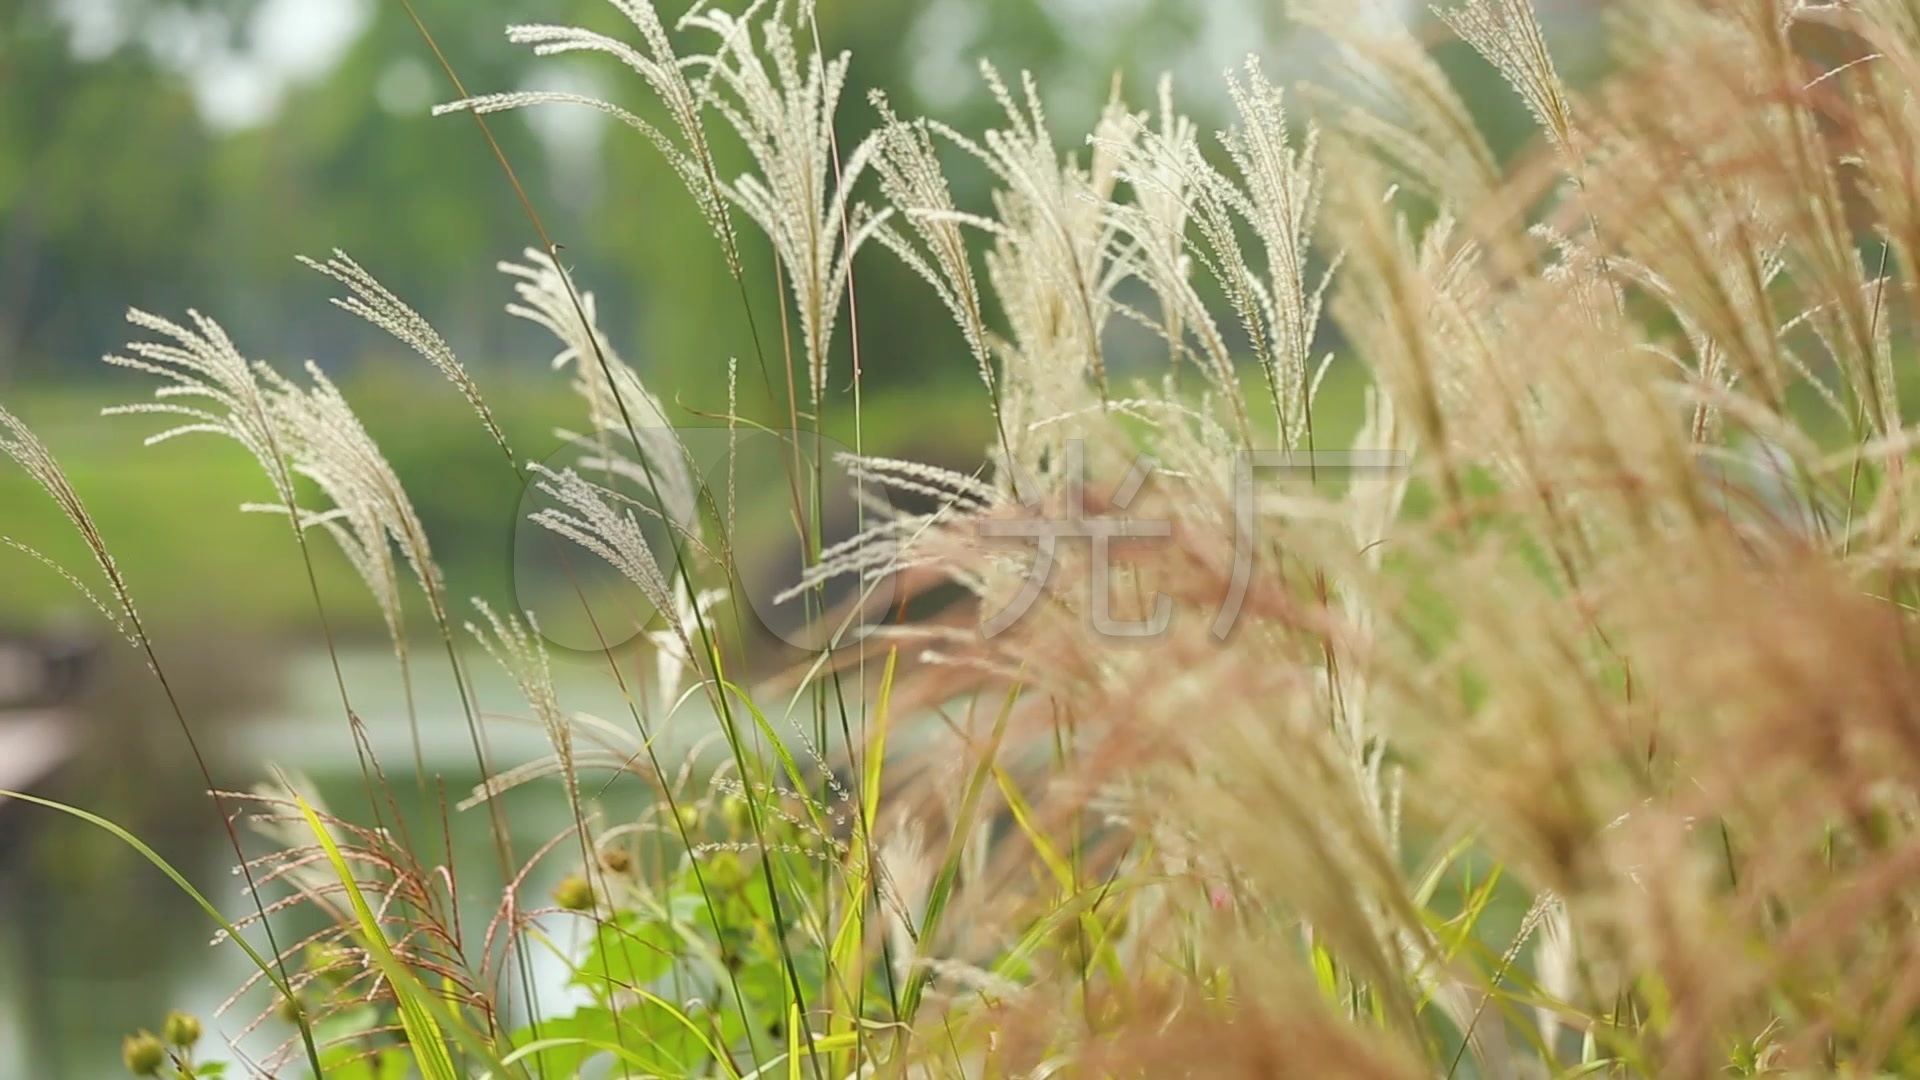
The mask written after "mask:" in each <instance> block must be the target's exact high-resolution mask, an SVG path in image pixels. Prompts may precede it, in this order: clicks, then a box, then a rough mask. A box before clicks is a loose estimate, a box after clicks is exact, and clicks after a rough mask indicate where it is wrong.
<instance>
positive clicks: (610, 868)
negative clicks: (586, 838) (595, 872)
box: [600, 847, 633, 874]
mask: <svg viewBox="0 0 1920 1080" xmlns="http://www.w3.org/2000/svg"><path fill="white" fill-rule="evenodd" d="M600 865H601V866H603V867H605V868H606V871H607V873H609V874H624V873H626V872H627V871H629V870H631V869H633V856H632V855H629V854H627V849H626V848H621V847H610V848H606V849H605V850H603V851H601V852H600Z"/></svg>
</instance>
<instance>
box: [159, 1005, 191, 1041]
mask: <svg viewBox="0 0 1920 1080" xmlns="http://www.w3.org/2000/svg"><path fill="white" fill-rule="evenodd" d="M160 1037H161V1038H163V1039H165V1040H167V1045H168V1046H177V1047H179V1048H180V1049H182V1050H185V1049H187V1048H188V1047H190V1046H192V1045H193V1044H194V1043H197V1042H199V1041H200V1018H199V1017H197V1016H195V1015H193V1014H192V1013H185V1012H181V1011H180V1010H178V1009H175V1010H174V1011H173V1012H170V1013H168V1014H167V1019H166V1021H165V1022H164V1023H162V1024H161V1025H160Z"/></svg>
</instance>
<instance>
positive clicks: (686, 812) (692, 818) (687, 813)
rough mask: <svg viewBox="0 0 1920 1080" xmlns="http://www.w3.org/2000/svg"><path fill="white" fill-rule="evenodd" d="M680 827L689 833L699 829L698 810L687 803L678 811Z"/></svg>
mask: <svg viewBox="0 0 1920 1080" xmlns="http://www.w3.org/2000/svg"><path fill="white" fill-rule="evenodd" d="M679 817H680V827H681V828H683V829H686V830H687V831H689V832H691V831H693V830H694V829H697V828H699V827H700V808H699V807H698V806H694V805H693V804H691V803H689V804H687V805H686V806H683V807H681V808H680V810H679Z"/></svg>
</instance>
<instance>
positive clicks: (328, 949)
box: [306, 941, 359, 986]
mask: <svg viewBox="0 0 1920 1080" xmlns="http://www.w3.org/2000/svg"><path fill="white" fill-rule="evenodd" d="M306 959H307V970H308V971H309V972H312V973H313V974H314V975H315V976H316V977H318V978H319V979H321V980H322V981H324V982H326V983H328V984H330V985H333V986H344V985H346V984H347V983H349V982H352V981H353V977H354V975H355V974H357V973H358V971H359V961H358V960H357V959H356V958H355V956H354V952H353V950H352V949H349V948H347V947H346V946H345V945H336V944H333V943H332V942H325V941H316V942H314V943H313V944H311V945H309V946H307V955H306Z"/></svg>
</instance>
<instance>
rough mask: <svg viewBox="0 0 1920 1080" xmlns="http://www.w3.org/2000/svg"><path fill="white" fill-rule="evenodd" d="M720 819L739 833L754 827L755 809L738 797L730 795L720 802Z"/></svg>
mask: <svg viewBox="0 0 1920 1080" xmlns="http://www.w3.org/2000/svg"><path fill="white" fill-rule="evenodd" d="M720 817H721V819H722V820H724V821H725V822H726V823H727V827H728V828H729V829H732V830H733V831H734V832H737V833H739V832H746V831H747V830H748V829H751V828H752V827H753V808H752V807H750V806H748V805H747V800H745V799H743V798H741V797H740V796H738V795H729V796H727V797H726V798H725V799H722V800H721V801H720Z"/></svg>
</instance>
